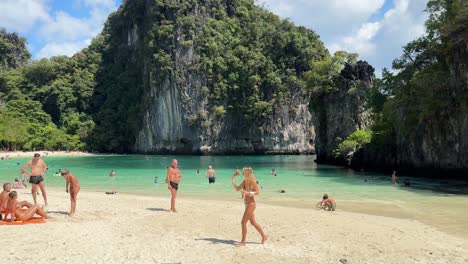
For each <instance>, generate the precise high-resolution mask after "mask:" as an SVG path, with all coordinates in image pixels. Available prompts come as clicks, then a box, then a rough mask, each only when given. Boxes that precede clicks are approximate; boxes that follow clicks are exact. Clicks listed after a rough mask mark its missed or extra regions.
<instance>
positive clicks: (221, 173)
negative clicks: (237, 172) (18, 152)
mask: <svg viewBox="0 0 468 264" xmlns="http://www.w3.org/2000/svg"><path fill="white" fill-rule="evenodd" d="M173 158H174V157H173V156H160V155H155V156H149V155H148V156H146V155H127V156H123V155H122V156H121V155H107V156H83V157H46V158H44V161H45V162H46V163H47V164H48V166H49V171H48V173H47V174H46V175H47V178H46V185H47V186H53V187H59V186H60V187H61V186H63V185H64V180H63V179H62V177H54V176H53V174H54V172H56V171H58V170H59V169H60V168H62V167H65V168H67V169H69V170H70V171H71V172H72V173H74V174H75V175H76V176H77V177H78V179H79V181H80V184H81V186H82V188H84V189H90V190H97V191H100V190H109V189H110V188H115V189H116V190H118V191H120V192H130V193H148V194H157V193H158V192H161V191H164V192H165V191H166V185H165V184H164V179H165V176H166V167H167V166H169V165H170V164H171V161H172V159H173ZM176 158H177V159H178V160H179V167H180V170H181V172H182V174H183V179H182V182H181V186H180V190H181V192H180V193H181V195H182V194H183V193H184V194H189V195H203V196H212V197H215V198H219V197H224V196H232V195H229V193H231V194H232V192H233V190H232V187H231V184H230V180H231V176H232V173H233V170H234V168H235V167H239V168H242V167H243V166H252V167H253V168H254V172H255V177H256V178H257V180H258V181H259V183H260V186H261V187H262V192H263V195H264V196H265V197H267V198H274V197H278V198H285V197H286V198H296V199H307V198H311V199H315V200H317V199H319V198H320V197H321V195H322V194H323V193H329V194H330V195H332V196H335V197H336V196H339V197H340V198H343V199H348V200H353V199H358V200H360V199H377V200H384V201H385V200H394V199H401V198H404V197H405V196H407V195H408V192H411V193H417V194H419V195H421V196H426V197H431V196H446V195H447V194H466V193H468V186H467V185H466V184H463V183H459V182H444V181H440V180H433V179H425V178H413V177H405V176H402V175H398V176H399V181H400V182H402V181H403V180H404V179H409V180H410V181H411V182H412V187H411V188H405V187H395V186H393V185H391V184H390V177H389V175H384V174H378V173H370V172H356V171H353V170H350V169H346V168H341V167H336V166H327V165H317V164H316V163H314V162H313V160H314V159H315V156H177V157H176ZM28 160H30V159H29V158H17V159H9V160H2V161H0V180H1V181H3V182H4V181H13V180H14V178H15V177H18V178H20V176H19V171H20V168H21V165H23V164H24V163H25V162H26V161H28ZM17 163H19V164H21V165H17ZM210 165H211V166H213V168H214V169H215V170H216V172H217V176H218V177H217V181H216V184H215V185H208V180H207V178H206V176H205V173H206V170H207V168H208V166H210ZM273 168H274V169H275V170H276V173H277V176H276V177H275V176H273V175H272V169H273ZM111 169H113V170H115V172H116V173H117V176H116V178H115V180H114V181H112V179H111V177H108V174H109V171H110V170H111ZM196 170H200V173H199V174H197V173H196ZM155 176H157V177H158V178H159V184H155V183H154V178H155ZM240 180H241V179H240V178H238V179H237V183H238V184H239V183H240ZM365 180H367V182H366V181H365ZM280 189H284V190H286V193H284V194H279V190H280ZM234 195H235V194H234Z"/></svg>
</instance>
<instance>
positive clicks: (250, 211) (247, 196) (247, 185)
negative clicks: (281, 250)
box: [231, 167, 267, 247]
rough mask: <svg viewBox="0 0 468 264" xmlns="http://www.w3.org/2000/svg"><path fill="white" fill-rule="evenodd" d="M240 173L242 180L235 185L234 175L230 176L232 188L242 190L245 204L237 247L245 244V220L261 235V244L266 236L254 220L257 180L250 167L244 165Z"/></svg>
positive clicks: (257, 191)
mask: <svg viewBox="0 0 468 264" xmlns="http://www.w3.org/2000/svg"><path fill="white" fill-rule="evenodd" d="M242 175H243V176H244V181H243V182H242V183H241V184H240V185H239V186H237V185H236V184H235V183H234V179H235V177H236V176H235V175H234V176H232V178H231V182H232V185H233V186H234V189H235V190H236V191H240V190H242V194H243V195H244V204H245V211H244V215H243V216H242V222H241V225H242V240H241V242H240V243H239V244H238V245H237V246H238V247H243V246H245V238H246V236H247V222H248V221H250V224H252V225H253V226H254V227H255V229H257V231H258V233H260V235H261V236H262V244H264V243H265V241H266V240H267V237H266V236H265V233H263V230H262V227H261V226H260V225H259V224H258V223H257V221H256V220H255V207H256V204H255V199H254V196H255V195H259V194H260V189H259V188H258V185H257V181H256V180H255V178H254V175H253V170H252V168H251V167H245V168H244V170H243V171H242Z"/></svg>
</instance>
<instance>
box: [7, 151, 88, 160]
mask: <svg viewBox="0 0 468 264" xmlns="http://www.w3.org/2000/svg"><path fill="white" fill-rule="evenodd" d="M34 153H39V154H41V156H43V157H76V156H90V155H96V154H93V153H88V152H82V151H47V150H41V151H0V157H3V158H32V157H33V156H34Z"/></svg>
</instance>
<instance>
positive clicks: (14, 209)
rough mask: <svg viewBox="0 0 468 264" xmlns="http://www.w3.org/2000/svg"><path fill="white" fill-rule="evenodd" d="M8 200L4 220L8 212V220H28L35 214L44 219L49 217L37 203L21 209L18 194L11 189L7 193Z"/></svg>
mask: <svg viewBox="0 0 468 264" xmlns="http://www.w3.org/2000/svg"><path fill="white" fill-rule="evenodd" d="M8 197H9V200H8V203H7V208H6V210H5V218H4V219H5V221H6V218H7V216H8V214H10V220H9V221H10V222H13V220H20V221H28V220H31V219H32V218H33V217H34V215H35V214H38V215H40V216H42V217H44V218H46V219H48V218H49V217H48V216H47V214H46V213H45V212H44V210H43V209H42V208H41V207H39V206H38V205H33V206H31V207H30V208H28V209H27V211H25V212H24V211H21V206H20V205H19V204H18V199H17V198H18V194H17V193H16V192H15V191H12V192H10V193H9V194H8Z"/></svg>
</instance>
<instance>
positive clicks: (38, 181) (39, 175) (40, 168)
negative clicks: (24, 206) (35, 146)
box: [21, 153, 48, 206]
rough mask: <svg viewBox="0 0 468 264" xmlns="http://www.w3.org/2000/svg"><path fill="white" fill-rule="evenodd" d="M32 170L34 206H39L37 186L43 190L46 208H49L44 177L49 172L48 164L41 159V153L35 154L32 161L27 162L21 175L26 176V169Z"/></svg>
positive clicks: (30, 179) (30, 176)
mask: <svg viewBox="0 0 468 264" xmlns="http://www.w3.org/2000/svg"><path fill="white" fill-rule="evenodd" d="M27 168H30V170H31V172H30V173H29V182H30V183H31V185H32V187H31V193H32V196H33V200H34V204H37V186H38V185H39V188H40V189H41V193H42V197H43V198H44V203H45V206H47V205H48V204H47V193H46V190H45V186H44V177H45V172H46V170H47V164H46V163H45V162H44V161H43V160H42V159H41V155H40V154H39V153H35V154H34V158H33V160H31V161H28V162H26V164H24V166H23V167H22V168H21V174H26V173H27V172H26V169H27Z"/></svg>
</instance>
